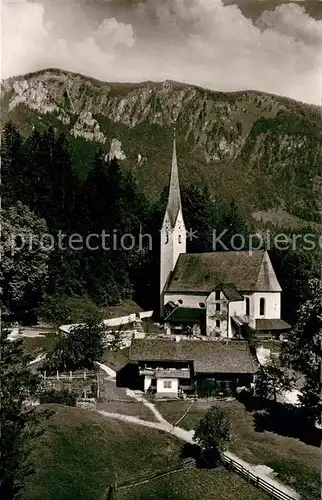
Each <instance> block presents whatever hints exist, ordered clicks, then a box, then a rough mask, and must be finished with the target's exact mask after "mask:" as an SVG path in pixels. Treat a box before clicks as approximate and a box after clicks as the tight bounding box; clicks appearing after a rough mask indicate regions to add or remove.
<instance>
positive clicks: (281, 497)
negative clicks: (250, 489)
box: [222, 454, 300, 500]
mask: <svg viewBox="0 0 322 500" xmlns="http://www.w3.org/2000/svg"><path fill="white" fill-rule="evenodd" d="M222 461H223V462H224V464H225V465H226V467H227V468H228V469H231V470H234V471H235V472H237V473H238V474H239V475H240V476H243V477H244V478H246V479H247V480H248V481H250V482H251V483H252V484H254V486H257V487H258V488H260V489H262V490H264V491H266V493H268V494H269V495H271V497H272V498H276V499H278V500H298V499H299V498H300V497H299V495H294V496H290V495H289V494H288V493H285V492H284V491H282V490H280V489H279V488H277V487H276V486H273V485H272V484H270V483H268V482H267V481H265V480H264V479H261V478H260V477H258V476H256V474H253V473H252V472H250V470H248V469H247V468H245V467H243V465H241V464H240V463H239V462H237V461H236V460H234V459H233V458H231V457H227V456H226V455H225V454H223V455H222Z"/></svg>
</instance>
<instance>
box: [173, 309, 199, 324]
mask: <svg viewBox="0 0 322 500" xmlns="http://www.w3.org/2000/svg"><path fill="white" fill-rule="evenodd" d="M205 316H206V311H205V309H201V308H194V307H180V306H178V307H176V308H175V309H173V310H172V311H171V312H170V314H169V315H168V316H167V317H166V318H165V321H170V322H171V323H200V320H202V319H203V318H204V317H205Z"/></svg>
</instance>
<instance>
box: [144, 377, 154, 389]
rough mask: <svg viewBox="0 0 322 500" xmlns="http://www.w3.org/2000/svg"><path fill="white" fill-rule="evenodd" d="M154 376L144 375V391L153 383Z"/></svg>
mask: <svg viewBox="0 0 322 500" xmlns="http://www.w3.org/2000/svg"><path fill="white" fill-rule="evenodd" d="M152 379H153V376H152V375H145V376H144V392H146V391H147V390H148V388H149V387H150V385H151V383H152Z"/></svg>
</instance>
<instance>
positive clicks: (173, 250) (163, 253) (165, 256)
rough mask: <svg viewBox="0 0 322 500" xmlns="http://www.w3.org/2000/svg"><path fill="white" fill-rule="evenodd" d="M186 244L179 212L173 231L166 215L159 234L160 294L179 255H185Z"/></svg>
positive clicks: (184, 229)
mask: <svg viewBox="0 0 322 500" xmlns="http://www.w3.org/2000/svg"><path fill="white" fill-rule="evenodd" d="M167 233H168V237H169V240H168V241H167V239H166V235H167ZM179 240H180V241H179ZM186 244H187V242H186V228H185V225H184V221H183V217H182V213H181V210H180V211H179V214H178V217H177V220H176V224H175V227H174V228H173V229H172V228H171V223H170V219H169V217H168V216H167V214H166V215H165V218H164V221H163V224H162V228H161V233H160V245H161V249H160V293H162V292H163V289H164V286H165V284H166V282H167V279H168V277H169V275H170V273H171V272H172V271H173V270H174V268H175V265H176V263H177V260H178V257H179V255H180V254H181V253H186Z"/></svg>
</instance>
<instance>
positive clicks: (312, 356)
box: [281, 279, 322, 410]
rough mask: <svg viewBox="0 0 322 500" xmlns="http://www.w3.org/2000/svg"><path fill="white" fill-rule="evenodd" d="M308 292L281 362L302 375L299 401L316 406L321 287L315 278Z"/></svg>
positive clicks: (321, 330)
mask: <svg viewBox="0 0 322 500" xmlns="http://www.w3.org/2000/svg"><path fill="white" fill-rule="evenodd" d="M309 293H310V296H309V297H308V299H307V300H306V301H305V302H304V304H303V305H302V306H301V307H300V308H299V312H298V321H297V323H296V325H295V327H294V328H293V330H292V332H291V333H290V334H289V339H288V342H287V343H285V345H284V346H283V348H282V351H281V362H282V363H283V364H284V365H285V366H288V367H290V368H292V369H293V370H296V371H298V372H300V373H301V374H302V375H304V377H305V384H304V387H303V389H302V391H301V393H302V394H301V399H302V403H303V404H304V405H305V406H306V407H307V408H308V409H312V408H315V409H316V410H317V405H318V402H319V399H320V391H321V381H320V376H319V370H320V362H321V345H320V343H321V332H322V302H321V296H322V287H321V283H320V281H319V280H318V279H312V280H309Z"/></svg>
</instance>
